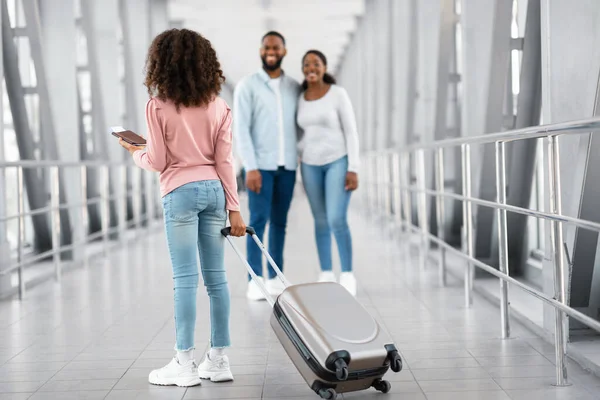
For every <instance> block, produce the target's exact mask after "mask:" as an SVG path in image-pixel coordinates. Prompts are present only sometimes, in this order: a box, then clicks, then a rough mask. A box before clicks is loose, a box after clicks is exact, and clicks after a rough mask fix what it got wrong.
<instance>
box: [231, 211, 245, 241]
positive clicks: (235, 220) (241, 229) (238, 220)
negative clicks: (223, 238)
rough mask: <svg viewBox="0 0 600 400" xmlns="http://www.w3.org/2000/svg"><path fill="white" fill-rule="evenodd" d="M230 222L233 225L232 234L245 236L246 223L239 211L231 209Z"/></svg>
mask: <svg viewBox="0 0 600 400" xmlns="http://www.w3.org/2000/svg"><path fill="white" fill-rule="evenodd" d="M229 224H230V225H231V236H244V235H245V234H246V224H245V223H244V219H243V218H242V214H241V213H240V212H239V211H229Z"/></svg>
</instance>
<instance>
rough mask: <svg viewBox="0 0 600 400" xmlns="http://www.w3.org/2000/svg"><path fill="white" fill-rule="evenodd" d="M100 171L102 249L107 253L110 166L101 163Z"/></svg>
mask: <svg viewBox="0 0 600 400" xmlns="http://www.w3.org/2000/svg"><path fill="white" fill-rule="evenodd" d="M100 169H101V171H102V174H101V175H102V180H101V181H102V189H101V191H100V192H101V194H100V209H101V212H100V215H101V217H100V218H101V224H102V238H103V241H104V251H105V253H106V254H108V239H109V225H110V166H108V165H103V166H101V167H100Z"/></svg>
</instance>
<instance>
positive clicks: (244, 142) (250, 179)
mask: <svg viewBox="0 0 600 400" xmlns="http://www.w3.org/2000/svg"><path fill="white" fill-rule="evenodd" d="M286 52H287V51H286V47H285V39H284V37H283V36H282V35H281V34H280V33H278V32H273V31H271V32H267V33H266V34H265V35H264V36H263V38H262V46H261V48H260V58H261V59H262V68H261V69H260V70H259V71H257V72H256V73H254V74H252V75H250V76H247V77H245V78H244V79H242V80H241V81H240V82H239V83H238V85H237V86H236V88H235V92H234V105H233V112H234V118H233V121H234V128H233V129H234V137H235V142H236V146H237V149H238V153H239V155H240V157H241V158H242V162H243V166H244V169H245V172H246V187H247V189H248V201H249V208H250V222H249V225H250V226H252V227H253V228H254V229H255V230H256V234H257V235H258V237H259V238H260V239H261V240H262V239H263V236H264V232H265V228H266V225H267V222H268V223H269V241H268V243H269V244H268V246H269V253H270V254H271V256H272V257H273V260H274V261H275V262H276V263H277V265H278V266H279V267H280V268H281V269H282V270H283V247H284V243H285V230H286V225H287V215H288V211H289V208H290V204H291V201H292V196H293V194H294V186H295V184H296V168H297V162H298V155H297V147H296V141H297V129H298V128H297V124H296V108H297V105H298V96H299V95H300V92H301V88H300V85H299V84H298V82H296V81H295V80H294V79H292V78H291V77H289V76H287V75H285V73H284V72H283V70H282V69H281V63H282V61H283V58H284V57H285V55H286ZM246 251H247V257H248V263H249V264H250V265H251V266H252V269H253V270H254V272H255V273H256V275H258V276H259V279H263V257H262V253H261V251H260V249H259V248H258V247H257V246H256V244H255V243H254V240H252V238H250V237H248V238H247V246H246ZM248 278H249V282H248V291H247V297H248V298H249V299H252V300H262V299H264V296H263V295H262V293H261V291H260V289H259V288H258V285H256V283H254V282H253V281H252V280H251V279H250V276H249V277H248ZM266 286H267V289H268V290H269V292H270V293H271V294H272V295H275V296H276V295H278V294H279V293H281V291H282V290H283V285H282V284H281V282H280V281H279V280H278V279H277V276H276V273H275V271H274V270H273V268H272V267H271V266H270V265H269V266H268V280H267V281H266Z"/></svg>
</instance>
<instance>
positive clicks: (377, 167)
mask: <svg viewBox="0 0 600 400" xmlns="http://www.w3.org/2000/svg"><path fill="white" fill-rule="evenodd" d="M373 164H374V168H373V176H374V177H375V212H376V214H375V215H376V216H377V217H381V208H382V207H381V205H382V203H383V199H382V195H381V183H382V179H381V158H380V157H379V154H378V153H377V152H374V153H373Z"/></svg>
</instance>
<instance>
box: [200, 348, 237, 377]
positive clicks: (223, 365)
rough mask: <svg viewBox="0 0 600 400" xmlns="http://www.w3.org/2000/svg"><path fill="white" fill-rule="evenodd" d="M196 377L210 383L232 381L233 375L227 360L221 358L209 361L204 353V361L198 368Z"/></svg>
mask: <svg viewBox="0 0 600 400" xmlns="http://www.w3.org/2000/svg"><path fill="white" fill-rule="evenodd" d="M198 376H199V377H200V378H202V379H210V380H211V381H212V382H227V381H232V380H233V375H232V374H231V369H230V368H229V358H228V357H227V356H221V357H218V358H216V359H215V360H211V359H210V356H209V353H206V357H204V361H202V363H200V365H199V366H198Z"/></svg>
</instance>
